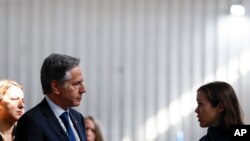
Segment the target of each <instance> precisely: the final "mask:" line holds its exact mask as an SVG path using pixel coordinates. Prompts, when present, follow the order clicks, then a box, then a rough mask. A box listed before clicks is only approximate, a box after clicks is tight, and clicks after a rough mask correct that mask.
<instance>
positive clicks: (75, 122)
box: [69, 110, 86, 141]
mask: <svg viewBox="0 0 250 141" xmlns="http://www.w3.org/2000/svg"><path fill="white" fill-rule="evenodd" d="M69 113H70V118H71V119H72V122H73V125H74V128H75V129H76V132H77V134H78V136H79V138H80V140H81V141H85V140H86V139H85V136H84V132H85V129H82V128H81V127H82V126H83V125H81V124H82V122H80V121H79V119H77V118H76V117H75V116H74V114H73V113H72V112H71V110H70V112H69Z"/></svg>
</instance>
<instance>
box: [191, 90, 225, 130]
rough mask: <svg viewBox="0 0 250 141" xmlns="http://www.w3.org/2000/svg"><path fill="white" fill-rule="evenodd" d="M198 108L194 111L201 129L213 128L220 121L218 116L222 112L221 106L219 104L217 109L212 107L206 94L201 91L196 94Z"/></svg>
mask: <svg viewBox="0 0 250 141" xmlns="http://www.w3.org/2000/svg"><path fill="white" fill-rule="evenodd" d="M197 103H198V106H197V108H196V109H195V112H196V113H197V118H198V121H199V123H200V126H201V127H213V126H217V125H218V124H219V121H220V115H221V112H222V111H223V108H222V106H221V105H220V104H219V105H218V106H217V107H213V106H212V105H211V103H210V102H209V101H208V99H207V97H206V93H204V92H203V91H198V92H197Z"/></svg>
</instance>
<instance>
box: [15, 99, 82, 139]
mask: <svg viewBox="0 0 250 141" xmlns="http://www.w3.org/2000/svg"><path fill="white" fill-rule="evenodd" d="M69 113H70V118H71V119H72V122H73V125H74V127H75V129H76V131H77V133H78V136H79V138H80V140H81V141H86V133H85V125H84V119H83V116H82V115H81V114H80V113H79V112H77V111H76V110H74V109H72V108H70V109H69ZM15 141H69V139H68V136H67V134H66V133H65V131H64V130H63V128H62V126H61V124H60V123H59V121H58V119H57V118H56V116H55V114H54V113H53V111H52V109H51V108H50V106H49V104H48V102H47V101H46V99H45V98H44V99H43V101H42V102H41V103H39V104H38V105H37V106H35V107H34V108H32V109H31V110H29V111H27V112H26V113H25V114H24V115H23V116H22V117H21V118H20V119H19V120H18V123H17V127H16V132H15Z"/></svg>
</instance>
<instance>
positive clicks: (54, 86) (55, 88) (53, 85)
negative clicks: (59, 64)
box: [50, 80, 61, 94]
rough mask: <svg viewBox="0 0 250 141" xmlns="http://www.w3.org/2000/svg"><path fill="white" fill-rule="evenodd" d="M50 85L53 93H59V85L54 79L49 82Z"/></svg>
mask: <svg viewBox="0 0 250 141" xmlns="http://www.w3.org/2000/svg"><path fill="white" fill-rule="evenodd" d="M50 86H51V90H52V91H53V93H55V94H60V88H61V86H60V84H59V83H58V82H57V81H56V80H52V81H51V83H50Z"/></svg>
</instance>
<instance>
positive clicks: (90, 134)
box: [85, 119, 96, 141]
mask: <svg viewBox="0 0 250 141" xmlns="http://www.w3.org/2000/svg"><path fill="white" fill-rule="evenodd" d="M85 129H86V134H87V141H95V130H96V129H95V124H94V122H93V121H92V120H90V119H86V120H85Z"/></svg>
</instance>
